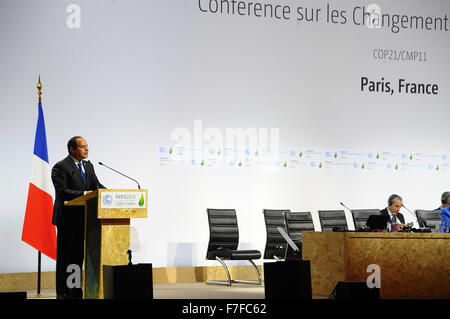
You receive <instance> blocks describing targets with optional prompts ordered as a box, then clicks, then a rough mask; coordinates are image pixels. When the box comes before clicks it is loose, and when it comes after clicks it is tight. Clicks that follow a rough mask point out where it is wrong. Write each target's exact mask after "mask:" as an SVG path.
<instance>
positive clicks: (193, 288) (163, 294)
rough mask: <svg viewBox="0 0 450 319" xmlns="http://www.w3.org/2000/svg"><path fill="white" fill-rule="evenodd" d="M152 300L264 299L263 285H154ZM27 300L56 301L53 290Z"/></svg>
mask: <svg viewBox="0 0 450 319" xmlns="http://www.w3.org/2000/svg"><path fill="white" fill-rule="evenodd" d="M153 297H154V299H264V285H261V286H256V285H246V284H239V283H236V284H233V285H232V286H231V287H229V286H219V285H207V284H206V283H204V282H196V283H177V284H154V285H153ZM27 298H28V299H56V291H55V289H41V296H40V297H37V296H36V290H27Z"/></svg>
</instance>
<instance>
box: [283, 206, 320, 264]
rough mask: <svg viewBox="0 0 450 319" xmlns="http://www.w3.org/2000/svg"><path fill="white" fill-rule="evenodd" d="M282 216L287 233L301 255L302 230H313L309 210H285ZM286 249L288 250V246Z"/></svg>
mask: <svg viewBox="0 0 450 319" xmlns="http://www.w3.org/2000/svg"><path fill="white" fill-rule="evenodd" d="M284 217H285V222H286V230H287V234H288V235H289V237H290V238H291V239H292V241H293V242H294V244H295V245H297V247H298V248H299V250H300V252H299V254H300V256H301V251H302V240H303V232H304V231H314V223H313V220H312V216H311V212H285V213H284ZM287 251H289V248H288V249H287ZM287 254H288V253H287ZM286 257H288V256H286Z"/></svg>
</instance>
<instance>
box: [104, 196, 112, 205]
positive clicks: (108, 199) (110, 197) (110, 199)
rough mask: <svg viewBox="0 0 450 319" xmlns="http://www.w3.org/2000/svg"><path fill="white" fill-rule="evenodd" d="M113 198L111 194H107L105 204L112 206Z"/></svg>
mask: <svg viewBox="0 0 450 319" xmlns="http://www.w3.org/2000/svg"><path fill="white" fill-rule="evenodd" d="M112 201H113V200H112V196H111V195H109V194H106V195H105V196H103V204H105V205H111V204H112Z"/></svg>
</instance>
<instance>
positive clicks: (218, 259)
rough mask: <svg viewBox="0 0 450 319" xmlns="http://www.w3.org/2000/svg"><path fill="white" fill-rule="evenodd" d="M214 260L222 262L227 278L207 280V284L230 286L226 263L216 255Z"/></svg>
mask: <svg viewBox="0 0 450 319" xmlns="http://www.w3.org/2000/svg"><path fill="white" fill-rule="evenodd" d="M216 260H217V261H218V262H220V263H221V264H222V266H223V268H225V271H226V272H227V277H228V280H208V281H207V282H206V283H207V284H211V285H226V286H231V282H232V280H231V276H230V271H229V270H228V267H227V265H226V264H225V262H224V261H223V260H222V259H221V258H219V257H217V256H216Z"/></svg>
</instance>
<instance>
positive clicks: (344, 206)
mask: <svg viewBox="0 0 450 319" xmlns="http://www.w3.org/2000/svg"><path fill="white" fill-rule="evenodd" d="M339 204H341V205H342V206H344V207H345V208H347V210H348V211H349V212H350V213H351V212H352V210H351V209H350V208H348V207H347V206H345V205H344V203H343V202H340V203H339Z"/></svg>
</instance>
